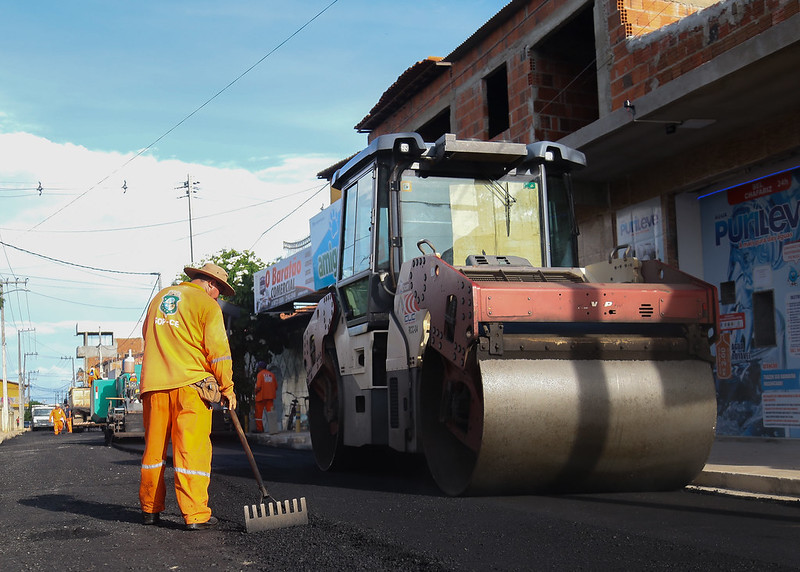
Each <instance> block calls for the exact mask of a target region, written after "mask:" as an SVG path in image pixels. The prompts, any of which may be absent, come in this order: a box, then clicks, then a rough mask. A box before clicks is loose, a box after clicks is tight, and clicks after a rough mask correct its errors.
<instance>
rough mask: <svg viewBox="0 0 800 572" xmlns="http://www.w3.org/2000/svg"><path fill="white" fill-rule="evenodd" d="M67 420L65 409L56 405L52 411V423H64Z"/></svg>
mask: <svg viewBox="0 0 800 572" xmlns="http://www.w3.org/2000/svg"><path fill="white" fill-rule="evenodd" d="M66 420H67V418H66V416H65V415H64V410H63V409H61V408H60V407H56V408H55V409H53V410H52V411H51V412H50V421H51V422H52V423H63V422H64V421H66Z"/></svg>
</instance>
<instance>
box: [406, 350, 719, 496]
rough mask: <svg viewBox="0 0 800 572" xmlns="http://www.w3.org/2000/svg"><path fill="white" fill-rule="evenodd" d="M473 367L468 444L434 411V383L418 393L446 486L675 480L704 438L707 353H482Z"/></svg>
mask: <svg viewBox="0 0 800 572" xmlns="http://www.w3.org/2000/svg"><path fill="white" fill-rule="evenodd" d="M478 367H479V371H480V379H479V380H478V383H479V384H480V391H479V395H480V403H474V404H473V407H476V408H478V409H479V410H480V424H479V425H478V424H476V425H478V426H475V427H470V431H474V432H478V433H480V435H479V437H478V438H477V439H476V440H475V442H478V443H479V447H478V449H477V450H472V449H471V448H470V446H469V445H468V444H467V443H465V442H463V441H459V440H458V439H457V438H455V437H454V436H453V433H452V431H451V429H450V428H448V427H447V424H446V423H445V422H443V419H442V415H441V410H442V403H441V401H442V399H436V397H435V395H434V394H435V393H436V392H437V391H436V390H434V389H433V388H430V389H429V390H428V391H427V392H425V393H424V397H423V412H422V414H423V416H424V417H426V418H427V419H426V423H425V434H424V435H423V443H424V448H425V455H426V458H427V460H428V464H429V466H430V468H431V473H432V474H433V476H434V478H435V480H436V482H437V484H438V485H439V486H440V487H441V488H442V490H443V491H445V492H446V493H448V494H450V495H461V494H501V493H502V494H508V493H529V492H547V491H556V492H565V491H583V492H585V491H622V490H624V491H631V490H664V489H674V488H678V487H681V486H684V485H685V484H687V483H688V482H689V481H691V479H692V478H694V476H695V475H696V474H697V473H698V472H699V471H700V470H701V469H702V467H703V465H704V463H705V460H706V458H707V457H708V453H709V451H710V449H711V444H712V442H713V439H714V425H715V420H716V398H715V392H714V383H713V378H712V375H711V368H710V366H709V364H708V363H705V362H702V361H698V360H675V361H639V360H613V361H612V360H557V359H554V360H536V361H531V360H524V359H484V360H480V361H479V362H478ZM426 382H433V380H426ZM433 383H435V382H433ZM447 383H448V382H447V380H443V383H442V385H443V386H446V385H447ZM437 389H438V390H439V393H440V395H444V396H445V397H444V399H446V396H447V394H448V390H447V389H446V388H444V391H442V389H443V388H441V387H440V388H437ZM426 402H427V406H426V405H425V403H426ZM426 409H427V410H426ZM466 441H467V442H468V441H469V439H467V440H466Z"/></svg>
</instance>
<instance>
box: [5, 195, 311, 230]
mask: <svg viewBox="0 0 800 572" xmlns="http://www.w3.org/2000/svg"><path fill="white" fill-rule="evenodd" d="M314 190H317V189H316V187H312V188H309V189H303V190H302V191H297V192H293V193H291V194H289V195H281V196H280V197H275V198H272V199H267V200H264V201H260V202H257V203H253V204H250V205H245V206H242V207H237V208H235V209H230V210H227V211H222V212H218V213H213V214H209V215H202V216H194V217H192V220H204V219H209V218H214V217H218V216H225V215H229V214H231V213H235V212H240V211H244V210H250V209H254V208H257V207H260V206H263V205H267V204H270V203H274V202H277V201H282V200H284V199H288V198H293V197H296V196H297V195H302V194H304V193H308V192H311V191H314ZM174 224H186V220H185V219H182V220H174V221H169V222H156V223H153V224H143V225H138V226H122V227H116V228H99V229H67V230H40V231H38V232H43V233H52V234H75V233H87V232H90V233H93V234H94V233H99V232H120V231H130V230H143V229H148V228H157V227H162V226H169V225H174ZM2 230H7V231H11V232H30V231H25V230H23V229H19V228H8V227H6V228H3V227H0V231H2Z"/></svg>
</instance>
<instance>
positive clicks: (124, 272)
mask: <svg viewBox="0 0 800 572" xmlns="http://www.w3.org/2000/svg"><path fill="white" fill-rule="evenodd" d="M0 244H2V245H3V246H7V247H9V248H13V249H14V250H19V251H20V252H24V253H26V254H31V255H33V256H38V257H39V258H44V259H45V260H50V261H51V262H57V263H59V264H64V265H66V266H74V267H76V268H85V269H87V270H97V271H98V272H111V273H112V274H134V275H136V276H156V275H158V272H131V271H129V270H110V269H108V268H97V267H96V266H86V265H85V264H78V263H76V262H67V261H66V260H59V259H58V258H53V257H52V256H46V255H44V254H39V253H38V252H32V251H30V250H25V249H24V248H20V247H19V246H14V245H13V244H9V243H7V242H3V241H0Z"/></svg>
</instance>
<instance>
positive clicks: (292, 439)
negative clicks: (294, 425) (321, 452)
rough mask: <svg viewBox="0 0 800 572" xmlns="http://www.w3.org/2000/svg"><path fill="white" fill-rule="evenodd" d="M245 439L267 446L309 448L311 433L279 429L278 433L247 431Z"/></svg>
mask: <svg viewBox="0 0 800 572" xmlns="http://www.w3.org/2000/svg"><path fill="white" fill-rule="evenodd" d="M247 440H248V441H250V442H251V443H256V444H258V445H266V446H267V447H282V448H285V449H306V450H309V451H310V450H311V434H310V433H309V432H308V431H280V432H278V433H247Z"/></svg>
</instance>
